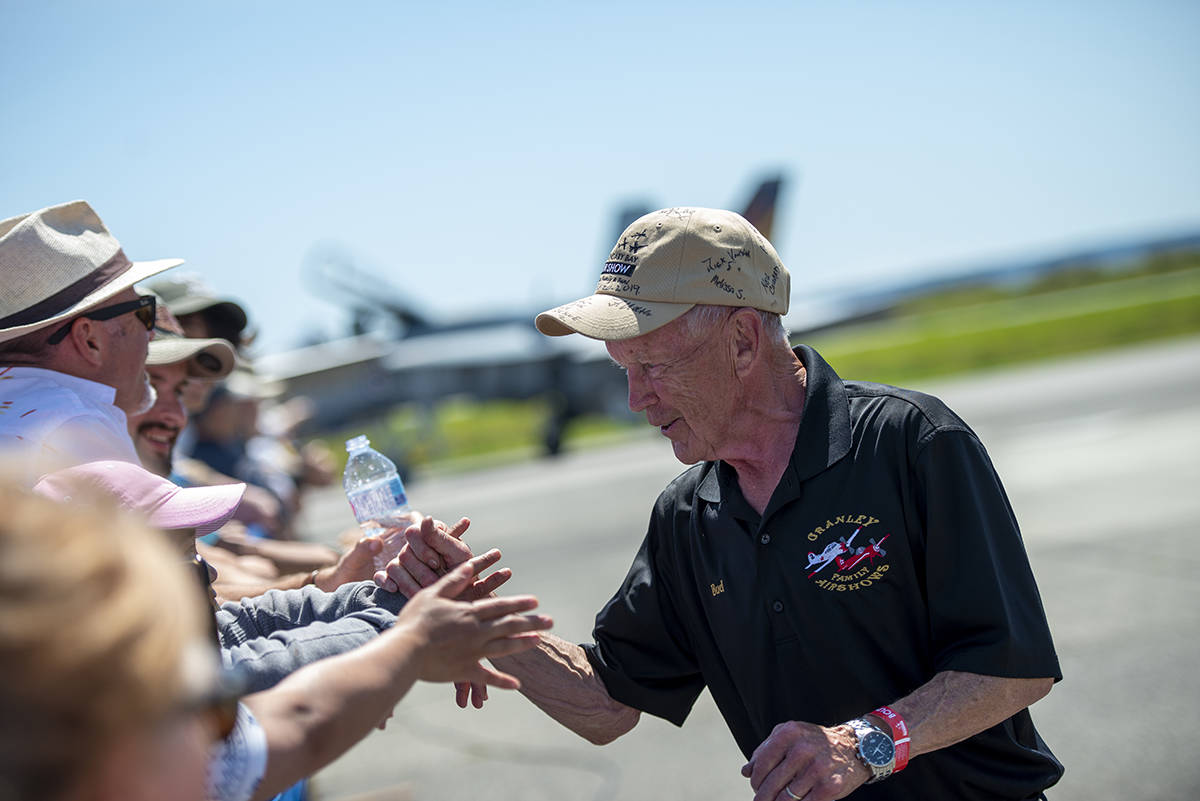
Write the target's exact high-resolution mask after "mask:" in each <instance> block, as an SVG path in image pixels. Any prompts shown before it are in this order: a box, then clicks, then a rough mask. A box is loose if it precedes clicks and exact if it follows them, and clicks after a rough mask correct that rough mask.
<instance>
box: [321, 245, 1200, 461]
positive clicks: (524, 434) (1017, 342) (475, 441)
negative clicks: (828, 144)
mask: <svg viewBox="0 0 1200 801" xmlns="http://www.w3.org/2000/svg"><path fill="white" fill-rule="evenodd" d="M1198 332H1200V253H1191V254H1175V255H1172V256H1169V257H1160V258H1156V259H1153V260H1150V261H1148V262H1146V263H1145V264H1142V265H1140V266H1138V267H1136V268H1134V269H1127V270H1122V271H1120V272H1115V271H1111V270H1101V269H1097V268H1092V267H1087V266H1081V267H1079V268H1078V269H1074V270H1066V271H1061V272H1058V273H1056V274H1054V275H1052V276H1049V277H1047V278H1045V279H1043V280H1041V281H1038V282H1036V283H1034V284H1030V285H1025V286H1016V287H996V286H985V287H966V288H958V289H954V290H951V291H946V292H941V293H937V294H930V295H927V296H924V297H921V298H918V299H914V300H911V301H908V302H906V303H904V304H901V305H900V306H899V307H897V308H896V309H895V310H894V312H893V313H892V314H891V315H890V316H889V317H887V318H885V319H881V320H876V321H873V322H870V323H863V324H858V325H853V326H845V327H842V328H837V329H831V330H827V331H823V332H820V333H819V334H814V335H812V336H808V337H804V338H803V339H804V341H805V342H806V343H807V344H810V345H812V346H813V347H815V348H816V349H817V350H819V351H820V352H821V354H822V355H823V356H824V357H825V358H826V359H827V360H828V361H829V363H830V364H831V365H833V367H834V369H836V370H837V371H838V373H839V374H840V375H841V376H842V377H844V378H854V379H861V380H869V381H879V382H883V383H892V384H906V383H909V382H911V381H914V380H916V379H923V378H928V377H931V376H944V375H950V374H954V373H965V372H969V371H972V370H980V369H987V368H991V367H998V366H1001V365H1009V364H1016V363H1020V362H1026V361H1031V360H1037V359H1047V358H1051V357H1056V356H1065V355H1069V354H1073V353H1081V352H1085V351H1092V350H1102V349H1105V348H1112V347H1117V346H1120V345H1126V344H1131V343H1134V342H1142V341H1146V340H1151V339H1162V338H1168V337H1175V336H1183V335H1188V334H1195V333H1198ZM548 413H549V407H548V405H547V404H546V403H545V402H544V401H541V400H532V401H494V402H490V403H478V402H474V401H470V400H465V399H450V400H447V401H444V402H442V403H441V404H439V405H438V406H437V407H436V408H435V409H434V410H433V411H432V412H430V411H428V410H421V409H418V408H414V407H402V408H398V409H396V410H395V411H394V412H393V413H392V414H391V415H390V416H389V417H388V418H387V419H386V420H383V421H379V422H378V423H376V424H374V425H371V426H365V427H358V428H356V429H354V430H347V431H343V432H336V433H334V434H331V435H330V436H328V437H327V438H325V439H326V440H327V441H328V442H329V444H330V446H331V447H332V448H333V449H334V452H335V453H341V454H342V455H343V457H344V453H343V448H342V442H343V440H344V439H346V438H347V437H349V436H353V435H354V434H357V433H366V434H368V436H370V437H371V441H372V443H373V444H375V445H376V447H379V448H380V449H381V450H384V451H385V452H387V453H390V454H392V455H393V456H397V455H400V454H403V457H402V458H403V459H404V461H405V462H406V464H407V467H408V468H409V469H411V470H414V471H417V472H420V471H421V470H425V469H430V468H432V467H442V468H449V467H466V466H470V465H474V464H491V463H495V462H497V461H511V460H515V459H523V458H531V457H533V456H536V455H537V454H539V453H540V442H541V439H542V430H543V427H544V426H545V424H546V419H547V416H548ZM642 427H643V426H640V424H638V423H632V424H631V423H630V422H628V421H620V420H612V419H608V418H603V417H585V418H580V419H578V420H575V421H573V422H572V423H571V425H570V426H569V427H568V429H567V432H566V437H565V442H564V447H565V448H566V449H571V448H578V447H583V446H586V445H588V444H591V443H594V442H598V441H602V440H604V439H611V438H613V437H617V436H621V435H622V434H623V433H629V432H631V431H633V430H637V429H640V428H642Z"/></svg>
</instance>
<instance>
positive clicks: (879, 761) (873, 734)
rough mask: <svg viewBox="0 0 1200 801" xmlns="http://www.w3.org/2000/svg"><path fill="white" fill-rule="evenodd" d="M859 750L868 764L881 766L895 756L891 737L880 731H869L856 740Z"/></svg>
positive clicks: (894, 747)
mask: <svg viewBox="0 0 1200 801" xmlns="http://www.w3.org/2000/svg"><path fill="white" fill-rule="evenodd" d="M858 747H859V751H860V752H861V753H862V756H863V759H865V760H866V762H867V764H868V765H875V766H878V767H882V766H884V765H886V764H888V763H889V762H891V761H892V759H894V758H895V756H896V746H895V745H894V744H893V743H892V738H891V737H888V736H887V735H886V734H884V733H883V732H881V731H869V732H867V733H866V734H865V735H863V737H862V739H860V740H859V741H858Z"/></svg>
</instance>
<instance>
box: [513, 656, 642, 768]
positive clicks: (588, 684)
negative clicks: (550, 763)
mask: <svg viewBox="0 0 1200 801" xmlns="http://www.w3.org/2000/svg"><path fill="white" fill-rule="evenodd" d="M541 638H542V641H541V644H540V645H538V647H537V648H534V649H532V650H529V651H525V652H523V653H520V654H515V655H513V656H507V657H504V658H503V659H494V660H492V661H493V662H494V663H495V665H496V667H497V668H499V669H500V670H503V671H504V672H506V673H511V674H512V675H514V676H516V677H517V678H518V679H520V680H521V694H522V695H524V696H525V697H526V698H528V699H529V700H530V701H532V702H533V703H534V705H535V706H537V707H538V708H539V709H541V710H542V711H543V712H545V713H546V714H547V715H549V716H550V717H552V718H554V719H555V720H557V721H558V722H559V723H561V724H562V725H564V726H566V727H567V728H568V729H570V730H571V731H573V732H575V733H576V734H578V735H579V736H581V737H583V738H584V739H586V740H588V741H589V742H591V743H594V744H596V745H604V744H606V743H610V742H612V741H613V740H615V739H617V738H618V737H620V736H621V735H622V734H624V733H625V732H627V731H629V730H630V729H632V728H633V727H634V726H635V725H637V722H638V718H639V717H640V716H641V713H640V712H639V711H638V710H636V709H634V708H633V707H629V706H625V705H624V704H622V703H620V702H618V701H614V700H613V699H612V697H611V696H610V695H609V694H608V690H607V689H605V687H604V683H603V682H601V681H600V678H599V677H598V676H597V675H596V674H595V672H593V671H592V665H591V663H590V662H589V661H588V658H587V655H586V654H584V651H583V649H582V648H581V647H579V646H578V645H576V644H575V643H570V642H567V641H566V640H563V639H561V638H559V637H555V636H554V635H552V634H546V633H543V634H542V635H541Z"/></svg>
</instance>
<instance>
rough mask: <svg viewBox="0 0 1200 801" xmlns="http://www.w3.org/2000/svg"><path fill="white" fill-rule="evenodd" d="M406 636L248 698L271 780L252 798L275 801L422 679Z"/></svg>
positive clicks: (384, 641)
mask: <svg viewBox="0 0 1200 801" xmlns="http://www.w3.org/2000/svg"><path fill="white" fill-rule="evenodd" d="M413 653H414V648H413V646H412V644H411V643H410V642H409V640H408V638H406V637H405V636H404V635H403V634H402V633H400V632H397V633H396V634H393V635H391V636H388V637H381V638H379V639H377V640H375V641H373V642H371V643H368V644H367V645H364V646H362V647H361V648H359V649H357V650H355V651H353V652H351V653H348V654H343V655H342V656H339V657H334V658H331V659H327V660H324V661H322V662H318V663H316V664H313V665H309V666H308V667H306V668H304V669H303V670H300V671H297V672H296V673H294V674H293V675H291V676H289V677H288V678H286V679H284V681H283V682H281V683H280V684H279V686H277V687H275V688H273V689H271V690H268V691H266V692H262V693H257V694H255V695H251V696H248V697H247V698H246V704H247V705H248V706H249V707H250V708H251V710H252V711H253V712H254V714H255V716H256V717H257V718H258V720H259V722H260V723H261V724H262V727H263V730H264V731H265V732H266V734H267V742H268V747H269V757H268V760H267V774H266V776H264V778H263V781H262V784H261V786H260V787H259V788H258V791H257V792H256V793H255V796H254V797H255V799H264V798H270V797H271V796H273V795H275V794H276V793H278V792H280V791H281V790H282V789H284V788H286V787H287V786H288V785H289V784H291V783H293V782H295V781H296V780H297V779H299V778H302V777H304V776H309V775H311V774H312V773H314V772H316V771H317V770H318V769H320V768H322V767H324V766H325V765H327V764H329V763H330V762H332V761H333V760H334V759H336V758H337V757H338V756H340V755H341V754H342V753H344V752H345V751H346V750H347V749H348V748H349V747H350V746H352V745H353V744H354V743H356V742H358V741H359V740H360V739H362V738H363V737H364V736H365V735H366V734H368V733H369V732H370V731H371V729H372V727H374V726H376V725H377V724H379V722H380V721H381V720H383V719H384V718H385V717H386V716H387V715H388V714H389V713H390V712H391V710H392V708H393V707H394V706H395V705H396V703H397V702H398V701H399V700H400V699H401V698H403V697H404V695H405V694H406V693H407V692H408V690H409V689H410V688H411V687H412V685H413V684H414V683H415V682H416V680H417V669H416V666H415V663H414V661H413Z"/></svg>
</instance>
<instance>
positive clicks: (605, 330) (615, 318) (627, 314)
mask: <svg viewBox="0 0 1200 801" xmlns="http://www.w3.org/2000/svg"><path fill="white" fill-rule="evenodd" d="M790 297H791V277H790V276H789V275H788V271H787V269H786V268H785V267H784V266H783V262H781V261H780V260H779V254H777V253H776V252H775V248H773V247H772V246H771V243H770V242H768V241H767V239H766V237H764V236H763V235H762V234H760V233H759V232H758V230H757V229H756V228H755V227H754V226H753V225H751V224H750V223H749V222H747V220H746V219H745V218H744V217H742V216H741V215H740V214H735V213H734V212H732V211H724V210H722V209H702V208H670V209H660V210H659V211H653V212H651V213H649V214H647V215H645V216H644V217H639V218H638V219H637V220H635V221H634V222H633V224H632V225H630V226H629V227H628V228H626V229H625V231H624V233H622V234H621V236H620V238H619V239H618V240H617V244H616V246H615V247H614V248H613V250H612V253H611V254H610V255H609V257H608V261H606V262H605V263H604V269H603V270H602V271H601V274H600V281H599V283H597V284H596V292H595V294H592V295H589V296H587V297H586V298H581V299H580V300H576V301H573V302H571V303H567V304H564V305H562V306H558V307H556V308H553V309H550V310H549V311H544V312H542V313H541V314H539V315H538V316H537V319H536V320H535V324H536V325H537V328H538V330H539V331H541V332H542V333H543V334H546V335H547V336H563V335H566V334H573V333H579V334H583V335H584V336H587V337H591V338H593V339H604V340H614V339H631V338H632V337H636V336H641V335H642V334H646V333H649V332H651V331H653V330H654V329H656V328H659V327H661V326H663V325H666V324H667V323H669V322H671V321H672V320H674V319H675V318H677V317H679V316H680V315H682V314H683V313H684V312H686V311H687V310H688V309H690V308H692V307H693V306H695V305H696V304H709V305H715V306H737V307H742V306H748V307H750V308H754V309H761V310H762V311H768V312H775V313H776V314H785V313H786V312H787V310H788V301H789V299H790Z"/></svg>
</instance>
